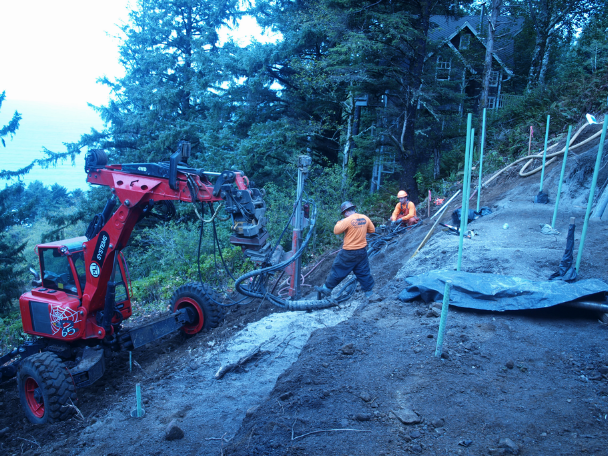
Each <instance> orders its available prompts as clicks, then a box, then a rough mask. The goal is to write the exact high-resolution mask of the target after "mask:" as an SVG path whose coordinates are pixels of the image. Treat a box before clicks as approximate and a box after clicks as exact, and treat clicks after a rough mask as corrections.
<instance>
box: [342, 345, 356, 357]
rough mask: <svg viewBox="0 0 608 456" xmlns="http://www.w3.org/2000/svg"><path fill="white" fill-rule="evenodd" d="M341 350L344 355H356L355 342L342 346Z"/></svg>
mask: <svg viewBox="0 0 608 456" xmlns="http://www.w3.org/2000/svg"><path fill="white" fill-rule="evenodd" d="M340 351H341V352H342V354H343V355H354V354H355V346H354V345H353V344H346V345H344V346H343V347H342V348H340Z"/></svg>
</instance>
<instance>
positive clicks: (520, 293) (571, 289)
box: [399, 271, 608, 312]
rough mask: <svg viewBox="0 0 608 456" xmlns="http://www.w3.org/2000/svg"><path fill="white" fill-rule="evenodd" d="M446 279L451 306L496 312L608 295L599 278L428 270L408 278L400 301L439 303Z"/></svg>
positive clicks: (601, 299) (603, 299)
mask: <svg viewBox="0 0 608 456" xmlns="http://www.w3.org/2000/svg"><path fill="white" fill-rule="evenodd" d="M447 280H451V281H452V287H451V291H450V305H453V306H457V307H466V308H470V309H480V310H494V311H498V312H503V311H505V310H524V309H541V308H545V307H552V306H556V305H559V304H563V303H566V302H570V301H575V300H582V299H584V300H595V301H605V300H606V296H607V294H608V285H607V284H605V283H604V282H602V281H601V280H599V279H585V280H580V281H578V282H575V283H567V282H563V281H551V282H535V281H532V280H527V279H522V278H519V277H511V276H503V275H498V274H482V273H471V272H462V271H460V272H458V271H431V272H428V273H426V274H421V275H417V276H411V277H407V278H406V279H405V281H406V285H407V286H406V288H405V289H404V290H403V291H402V292H401V293H399V299H400V300H402V301H412V300H414V299H422V300H423V301H425V302H434V301H441V300H443V292H444V289H445V282H446V281H447Z"/></svg>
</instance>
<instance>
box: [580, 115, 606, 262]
mask: <svg viewBox="0 0 608 456" xmlns="http://www.w3.org/2000/svg"><path fill="white" fill-rule="evenodd" d="M607 126H608V116H604V126H603V127H602V137H601V139H600V144H599V146H598V148H597V158H596V160H595V169H594V170H593V180H592V181H591V188H590V189H589V199H588V202H587V212H586V213H585V223H583V232H582V234H581V240H580V242H579V244H578V255H577V256H576V273H577V274H578V268H579V266H580V265H581V258H582V256H583V246H584V245H585V236H586V235H587V225H589V216H590V215H591V208H592V207H593V195H594V194H595V186H596V185H597V176H598V174H599V172H600V167H601V164H602V153H603V152H604V141H606V127H607Z"/></svg>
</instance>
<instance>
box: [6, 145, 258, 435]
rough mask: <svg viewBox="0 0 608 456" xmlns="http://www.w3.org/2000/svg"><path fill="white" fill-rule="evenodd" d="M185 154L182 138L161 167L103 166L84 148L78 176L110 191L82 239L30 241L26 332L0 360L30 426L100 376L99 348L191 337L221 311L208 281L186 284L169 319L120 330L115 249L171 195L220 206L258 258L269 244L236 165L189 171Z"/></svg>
mask: <svg viewBox="0 0 608 456" xmlns="http://www.w3.org/2000/svg"><path fill="white" fill-rule="evenodd" d="M189 156H190V144H189V143H187V142H185V141H182V142H180V143H179V145H178V148H177V151H176V152H175V153H174V154H173V155H171V157H170V159H169V161H168V162H161V163H136V164H124V165H108V164H107V163H108V158H107V155H106V153H105V152H104V151H102V150H93V151H90V152H89V153H88V154H87V156H86V162H85V171H86V173H87V182H89V183H91V184H93V185H104V186H107V187H110V188H111V189H112V196H111V197H110V198H109V200H108V202H107V204H106V205H105V208H104V210H103V212H102V213H100V214H98V215H96V216H95V217H94V219H93V221H92V222H91V224H90V225H89V227H88V229H87V231H86V234H85V236H82V237H77V238H72V239H66V240H62V241H56V242H49V243H45V244H39V245H37V246H36V251H37V254H38V258H39V261H40V272H39V274H38V273H37V272H35V271H34V274H35V276H34V280H33V282H32V285H34V288H33V289H32V290H31V291H28V292H27V293H24V294H23V295H22V296H21V297H20V299H19V307H20V310H21V319H22V323H23V330H24V332H25V333H27V334H30V335H32V336H36V337H35V338H34V339H33V340H32V341H28V342H26V343H25V344H23V345H21V346H19V347H17V348H16V349H14V350H13V351H11V352H10V353H8V354H6V355H5V356H2V357H1V358H0V379H1V380H6V379H8V378H11V377H14V376H16V377H17V385H18V388H19V395H20V399H21V403H22V405H23V408H24V409H25V414H26V416H27V418H28V419H29V420H30V421H31V422H32V423H35V424H42V423H47V422H54V421H58V420H62V419H66V418H67V417H69V416H70V415H71V414H72V413H73V412H74V410H75V407H74V403H75V401H76V388H79V387H84V386H88V385H90V384H92V383H93V382H95V381H96V380H98V379H99V378H100V377H101V376H102V375H103V373H104V370H105V369H106V365H105V356H104V353H105V354H107V353H109V352H111V351H120V350H133V349H136V348H138V347H141V346H142V345H145V344H147V343H149V342H151V341H153V340H157V339H159V338H161V337H164V336H166V335H168V334H170V333H172V332H174V331H176V330H181V331H183V332H184V333H186V334H188V335H193V334H196V333H198V332H199V331H201V330H207V329H210V328H214V327H216V326H218V325H219V323H220V322H221V319H222V315H223V312H222V307H221V306H220V305H219V298H218V296H217V295H216V294H215V293H214V291H213V290H212V289H211V287H209V286H207V285H205V284H201V283H188V284H185V285H183V286H181V287H179V288H178V289H177V290H176V291H175V293H174V294H173V296H172V298H171V311H172V312H171V313H170V314H169V315H167V316H166V317H164V318H162V319H161V320H158V321H155V322H153V323H150V324H146V325H143V326H140V327H137V328H131V329H128V330H124V329H123V327H122V323H123V322H124V320H126V319H128V318H129V317H130V316H131V286H130V279H129V272H128V268H127V264H126V262H125V258H124V256H123V254H122V250H123V249H124V248H125V246H126V245H127V243H128V242H129V238H130V236H131V233H132V232H133V229H134V227H135V226H136V225H137V223H138V222H140V221H141V220H142V219H143V218H145V217H146V216H148V215H150V214H152V213H154V212H155V210H156V212H158V210H159V209H160V210H161V212H164V213H166V212H167V211H168V210H169V211H170V210H171V208H173V203H172V202H173V201H184V202H190V203H201V204H205V203H215V202H223V203H224V204H225V210H226V212H227V214H228V215H229V216H230V217H231V219H232V231H233V234H232V235H231V237H230V242H231V243H232V244H233V245H237V246H241V247H242V248H243V249H244V250H247V251H251V253H252V254H254V255H255V254H257V255H258V257H259V256H260V255H261V252H263V251H264V249H265V248H266V249H267V248H268V247H270V245H269V244H266V240H267V238H268V233H267V231H266V229H265V224H266V216H265V212H266V205H265V202H264V199H263V192H261V191H260V190H258V189H256V188H253V187H252V186H250V182H249V180H248V178H247V177H246V176H245V175H244V173H243V172H241V171H224V172H221V173H213V172H207V171H204V170H202V169H195V168H190V167H188V165H187V159H188V157H189ZM210 178H214V179H215V184H212V183H211V181H210ZM117 206H118V207H117ZM173 210H174V209H173ZM262 256H263V255H262Z"/></svg>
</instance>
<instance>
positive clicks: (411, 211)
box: [390, 190, 420, 226]
mask: <svg viewBox="0 0 608 456" xmlns="http://www.w3.org/2000/svg"><path fill="white" fill-rule="evenodd" d="M397 198H399V202H398V203H397V205H396V206H395V210H394V211H393V215H391V218H390V221H391V222H401V223H402V224H404V225H407V226H412V225H415V224H416V223H418V222H419V221H420V217H418V216H417V215H416V205H415V204H414V203H413V202H411V201H410V200H408V199H407V192H406V191H405V190H400V191H399V193H397Z"/></svg>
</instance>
